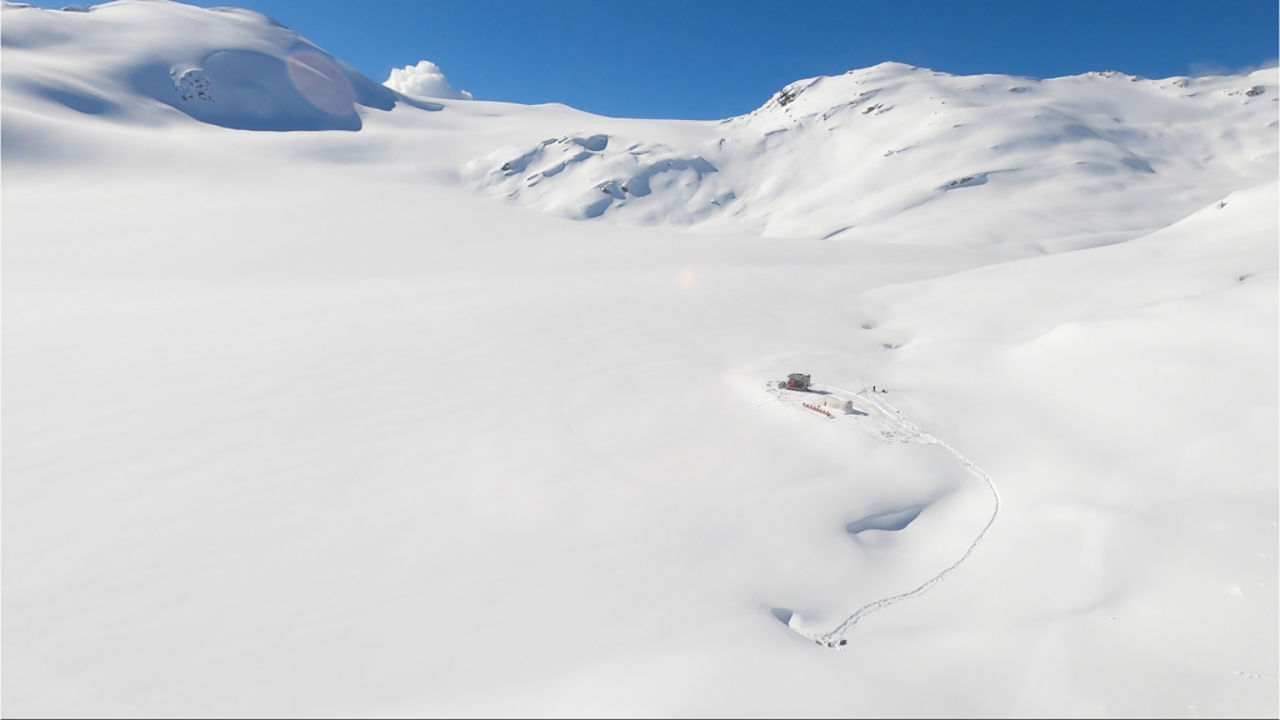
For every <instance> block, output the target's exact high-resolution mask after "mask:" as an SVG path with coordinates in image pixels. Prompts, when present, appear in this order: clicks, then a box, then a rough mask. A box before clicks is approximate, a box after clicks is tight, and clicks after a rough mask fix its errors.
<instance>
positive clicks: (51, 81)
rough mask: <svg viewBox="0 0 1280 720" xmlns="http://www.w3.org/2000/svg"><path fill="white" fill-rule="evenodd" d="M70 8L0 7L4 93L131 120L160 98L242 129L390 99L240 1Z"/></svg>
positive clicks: (320, 122)
mask: <svg viewBox="0 0 1280 720" xmlns="http://www.w3.org/2000/svg"><path fill="white" fill-rule="evenodd" d="M81 10H82V11H81V12H59V11H54V10H42V9H37V8H30V7H18V6H9V5H6V6H5V7H4V43H3V44H4V61H5V62H4V65H5V95H6V97H5V101H6V104H7V103H9V102H12V101H14V100H18V101H19V102H22V103H24V104H25V103H26V102H28V101H30V102H34V103H43V104H48V103H52V104H55V105H61V106H63V107H65V108H67V109H70V110H72V111H74V112H77V113H81V114H89V115H102V116H106V117H111V118H113V119H117V120H126V121H135V122H139V121H140V122H156V121H157V120H156V110H157V109H160V108H161V106H167V107H168V108H172V109H173V110H176V111H178V112H180V113H182V114H184V115H187V116H189V117H191V118H194V119H195V120H198V121H200V122H203V123H208V124H211V125H218V126H222V127H227V128H235V129H241V130H359V129H360V128H361V125H362V121H361V117H360V109H361V108H362V107H364V108H376V109H379V110H390V109H391V108H392V107H394V106H395V104H396V101H397V99H399V96H398V95H397V93H395V92H394V91H393V90H391V89H389V88H386V87H383V86H382V85H379V84H378V83H375V82H374V81H372V80H370V79H369V78H367V77H365V76H364V75H361V74H360V73H358V72H356V71H355V70H353V69H351V68H350V67H348V66H347V65H346V64H344V63H342V62H341V61H339V60H337V59H335V58H334V57H333V56H331V55H329V54H328V53H326V52H324V51H323V50H321V49H320V48H318V47H316V46H315V45H313V44H311V43H310V42H308V41H306V40H305V39H303V38H301V37H300V36H298V35H297V34H296V33H294V32H293V31H292V30H289V29H288V28H285V27H283V26H281V25H280V24H279V23H276V22H275V21H273V20H271V19H270V18H268V17H266V16H264V15H261V14H258V13H255V12H251V11H248V10H239V9H230V8H214V9H203V8H197V7H192V6H189V5H183V4H179V3H174V2H167V1H164V2H154V1H151V0H146V1H143V0H117V1H116V2H112V3H107V4H104V5H95V6H92V7H90V8H87V9H84V8H82V9H81ZM85 10H87V11H85ZM124 27H127V28H129V31H128V38H129V41H128V42H127V43H125V42H122V41H121V37H122V32H121V29H122V28H124Z"/></svg>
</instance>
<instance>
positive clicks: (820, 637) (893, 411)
mask: <svg viewBox="0 0 1280 720" xmlns="http://www.w3.org/2000/svg"><path fill="white" fill-rule="evenodd" d="M824 388H825V389H827V390H835V391H837V392H840V393H842V394H844V395H847V396H849V397H850V398H851V399H853V400H854V401H855V402H858V403H859V404H862V405H865V406H867V407H870V408H873V409H875V410H877V411H878V413H877V414H882V415H884V416H886V417H888V418H890V419H892V420H893V421H894V422H895V423H896V424H897V425H898V426H899V427H901V428H902V429H903V430H904V431H905V433H906V436H907V437H908V438H909V439H912V440H916V441H917V442H922V443H926V444H930V445H941V446H942V447H943V448H945V449H946V450H947V451H948V452H950V453H951V454H952V455H954V456H955V457H956V459H957V460H959V461H960V464H961V465H963V466H964V468H965V469H966V470H968V471H969V473H970V474H971V475H973V476H974V477H976V478H978V479H979V480H981V481H982V482H984V483H985V484H986V486H987V489H989V490H990V491H991V497H992V498H994V499H995V506H994V507H993V508H992V510H991V517H990V518H988V519H987V524H986V525H983V526H982V530H980V531H978V535H977V537H975V538H974V539H973V542H971V543H969V547H968V548H966V549H965V551H964V554H963V555H961V556H960V557H959V559H957V560H956V561H955V562H953V563H951V564H950V565H948V566H947V567H946V568H943V569H942V570H941V571H940V572H939V573H938V574H936V575H934V576H933V577H931V578H929V579H928V580H925V581H924V582H923V583H921V584H920V585H918V586H917V587H914V588H912V589H911V590H908V591H906V592H903V593H898V594H897V595H890V596H889V597H885V598H881V599H879V600H876V601H874V602H870V603H867V604H866V605H863V606H862V607H860V608H858V609H857V610H854V611H853V613H852V614H850V615H849V617H847V618H845V619H844V621H843V622H841V623H840V624H839V625H837V626H836V628H835V629H834V630H832V631H831V632H828V633H823V634H815V633H810V632H806V631H804V630H801V629H799V628H797V627H794V626H791V625H788V627H791V629H792V630H795V631H796V632H797V633H799V634H801V635H803V636H805V637H807V638H809V639H810V640H813V641H814V642H816V643H818V644H820V645H826V646H827V647H841V646H843V645H844V644H845V643H847V642H848V641H847V639H846V637H845V636H846V635H848V633H849V631H850V630H852V629H853V626H854V625H857V624H858V621H860V620H862V618H864V617H866V616H868V615H870V614H871V613H873V612H876V611H877V610H883V609H885V608H887V607H889V606H890V605H895V604H897V603H900V602H902V601H903V600H909V599H911V598H913V597H916V596H918V595H922V594H924V593H925V592H926V591H927V590H928V589H929V588H931V587H933V586H934V585H936V584H938V583H939V582H942V580H943V579H945V578H946V577H947V576H948V575H950V574H951V573H952V572H953V571H955V569H956V568H958V567H960V566H961V565H962V564H964V562H965V561H966V560H968V559H969V556H970V555H973V551H974V550H977V549H978V545H980V544H981V543H982V540H983V538H985V537H986V536H987V531H988V530H990V529H991V526H992V525H994V524H995V522H996V517H997V516H999V515H1000V491H999V490H997V489H996V484H995V483H994V482H992V480H991V477H990V476H989V475H987V473H986V472H984V471H983V470H982V468H980V467H978V466H977V465H976V464H975V463H974V462H973V461H972V460H970V459H969V458H967V457H965V456H964V455H963V454H962V453H961V452H960V451H959V450H956V449H955V448H953V447H951V446H950V445H948V444H947V443H945V442H943V441H941V440H939V439H938V438H936V437H934V436H933V435H930V434H929V433H927V432H925V431H924V430H921V429H920V426H918V425H916V424H915V423H913V422H911V420H910V419H909V418H907V416H906V415H905V414H904V413H903V412H902V411H901V410H899V409H898V408H896V407H894V406H893V405H891V404H890V403H889V402H887V401H884V400H881V399H879V398H872V397H870V396H868V395H866V393H865V391H860V392H853V391H851V390H845V389H844V388H838V387H834V386H830V385H827V386H824Z"/></svg>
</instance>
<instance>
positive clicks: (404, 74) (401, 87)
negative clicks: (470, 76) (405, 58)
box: [382, 60, 471, 100]
mask: <svg viewBox="0 0 1280 720" xmlns="http://www.w3.org/2000/svg"><path fill="white" fill-rule="evenodd" d="M382 84H383V85H386V86H387V87H389V88H391V89H392V90H395V91H396V92H398V93H400V94H402V95H413V96H416V97H431V98H448V99H450V100H470V99H471V93H469V92H467V91H466V90H455V89H454V87H453V85H450V84H449V79H448V78H446V77H445V76H444V73H443V72H442V71H441V70H440V66H439V65H436V64H435V63H433V62H431V61H430V60H419V61H418V64H417V65H406V66H404V67H402V68H392V69H391V75H390V76H389V77H388V78H387V79H386V81H385V82H384V83H382Z"/></svg>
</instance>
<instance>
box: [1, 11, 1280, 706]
mask: <svg viewBox="0 0 1280 720" xmlns="http://www.w3.org/2000/svg"><path fill="white" fill-rule="evenodd" d="M2 12H3V15H0V32H2V33H3V56H2V58H0V70H2V71H3V78H2V82H0V89H2V95H0V138H2V139H3V157H2V161H3V166H4V167H3V170H4V174H3V193H0V205H2V207H0V211H2V212H0V234H2V238H3V240H2V242H3V254H4V262H3V264H2V265H0V293H2V297H0V301H2V302H0V307H2V308H3V310H2V312H3V315H2V318H0V319H2V324H3V375H2V376H0V391H2V394H3V409H2V411H3V418H2V420H3V423H2V425H0V433H2V438H0V444H2V445H3V452H2V453H0V472H2V474H3V504H2V505H0V532H2V533H3V538H2V542H0V545H2V546H3V551H2V552H3V570H2V571H3V583H2V585H3V588H2V591H0V599H2V601H3V607H2V608H0V609H2V611H3V619H4V626H3V642H2V643H0V650H2V652H3V657H2V660H3V670H4V673H3V679H2V680H3V687H2V688H0V689H2V691H3V693H2V699H0V702H2V703H3V708H2V710H3V713H4V714H5V715H13V716H45V717H48V716H83V715H93V716H129V717H159V716H172V715H180V716H189V715H214V716H263V715H266V716H316V715H357V716H401V715H408V716H423V715H429V716H438V715H452V716H457V715H464V716H478V715H479V716H492V715H521V716H528V715H557V716H600V715H604V716H624V715H631V716H634V715H682V716H706V715H717V716H721V715H751V716H797V715H800V716H852V715H935V716H936V715H947V716H952V715H983V716H991V715H1019V716H1029V715H1068V716H1084V715H1090V716H1096V715H1159V716H1197V715H1208V716H1274V715H1275V714H1276V713H1277V711H1278V710H1280V707H1278V705H1277V676H1280V667H1278V665H1280V663H1278V662H1277V656H1278V654H1280V645H1278V641H1277V638H1280V627H1278V625H1277V617H1278V613H1277V609H1278V607H1280V598H1278V597H1277V589H1276V588H1277V581H1278V580H1280V571H1278V569H1277V564H1276V553H1277V546H1278V545H1280V538H1278V535H1277V519H1278V517H1277V516H1278V513H1277V507H1278V504H1280V493H1278V491H1277V478H1278V477H1280V458H1278V457H1277V440H1276V438H1277V436H1280V401H1278V397H1277V395H1278V393H1280V387H1278V383H1277V372H1276V367H1277V359H1278V358H1280V331H1278V327H1280V311H1278V307H1277V306H1278V304H1280V303H1278V302H1277V265H1278V264H1280V261H1278V259H1277V242H1276V241H1277V235H1278V233H1280V229H1278V223H1277V205H1278V203H1277V193H1278V192H1280V190H1278V188H1277V175H1278V173H1277V166H1276V144H1277V143H1276V136H1275V122H1276V109H1275V108H1276V104H1275V103H1274V102H1273V100H1274V99H1275V98H1276V97H1277V94H1278V93H1277V88H1276V74H1275V70H1274V69H1272V70H1269V71H1260V72H1259V73H1255V74H1252V75H1249V76H1241V77H1219V78H1187V79H1176V78H1175V79H1169V80H1162V81H1148V80H1141V79H1139V80H1131V79H1129V78H1128V77H1126V76H1107V75H1096V76H1084V77H1080V78H1057V79H1052V80H1043V81H1032V80H1027V79H1011V78H1003V77H973V78H964V77H954V76H946V75H941V74H936V73H932V72H931V71H928V70H923V69H919V70H913V69H910V68H906V67H904V66H900V65H892V64H890V65H882V66H877V67H875V68H869V69H866V70H859V71H855V72H853V73H850V74H846V75H844V76H839V77H833V78H823V79H819V80H817V81H814V80H807V81H800V82H799V83H796V84H793V85H792V86H789V88H790V89H789V90H787V91H786V92H784V93H783V94H780V95H779V96H776V97H775V98H774V99H773V100H771V101H770V102H769V103H766V105H765V106H764V107H763V108H761V109H760V110H759V111H757V112H756V113H754V114H751V115H748V116H744V117H741V118H733V119H730V120H727V121H724V122H722V123H703V122H682V121H661V120H631V119H619V118H604V117H599V116H594V115H590V114H587V113H582V112H579V111H576V110H573V109H572V108H567V107H564V106H558V105H544V106H534V107H525V106H519V105H512V104H506V103H497V102H485V101H464V100H451V99H447V98H446V99H439V100H438V102H434V101H433V102H432V103H430V104H428V103H426V102H425V101H422V100H417V99H408V98H404V97H403V96H397V95H395V94H394V93H393V92H392V91H391V90H390V89H387V88H381V89H380V87H379V86H376V83H373V81H371V80H368V79H367V78H362V77H361V76H359V75H358V74H356V73H354V71H351V70H350V69H349V68H346V67H345V66H344V65H342V64H341V61H339V60H336V59H323V58H328V56H327V55H324V54H323V51H321V50H319V49H318V48H315V47H314V46H313V45H310V44H307V43H306V41H305V40H303V39H301V38H298V37H297V36H296V35H295V34H293V33H291V32H290V31H288V30H286V29H284V28H280V27H279V26H277V25H273V24H272V23H270V22H269V21H268V20H267V19H265V18H263V17H262V16H259V15H255V14H252V13H245V12H242V11H226V10H217V11H214V10H200V9H195V8H190V7H187V6H182V5H177V4H174V3H165V2H144V1H140V0H132V1H129V2H121V3H115V4H110V5H106V6H97V7H95V8H93V9H92V10H91V11H90V12H88V13H73V12H58V11H45V10H36V9H31V8H21V7H16V6H13V5H5V7H4V9H3V11H2ZM298 48H302V49H303V50H304V51H305V52H307V53H310V54H311V55H308V56H307V57H308V58H309V59H307V60H306V61H305V62H304V64H305V65H306V67H307V68H310V70H312V71H315V72H312V73H311V74H310V75H306V76H305V77H310V78H312V80H313V81H314V82H316V83H317V84H318V86H319V87H322V88H333V87H339V88H345V87H347V85H345V84H343V82H342V80H341V79H340V78H345V79H346V82H347V83H349V85H350V87H351V88H352V92H353V93H354V95H353V96H350V97H349V96H348V95H345V94H341V93H340V94H339V96H340V97H341V98H343V104H342V105H341V106H339V105H338V104H336V103H335V104H333V105H326V102H328V101H327V100H326V99H325V98H330V97H333V96H332V95H329V94H325V93H321V94H320V95H315V96H312V95H309V94H308V92H304V91H303V89H302V88H304V87H311V88H314V87H316V86H311V85H307V84H306V82H302V81H298V82H296V83H295V81H294V80H293V79H291V76H290V75H289V71H288V70H289V68H290V67H293V65H291V64H290V63H291V62H293V61H291V60H290V58H292V57H294V55H293V54H292V53H294V52H295V50H297V49H298ZM254 53H256V54H254ZM227 56H229V57H233V58H241V59H243V58H245V57H249V56H251V57H252V58H254V61H253V62H246V63H243V64H237V63H235V62H233V63H230V64H226V65H219V64H218V62H210V61H209V58H210V57H213V58H215V59H216V58H217V57H227ZM316 57H319V58H322V60H316V59H315V58H316ZM264 58H265V59H264ZM259 61H260V63H261V64H257V63H259ZM186 64H189V65H190V67H191V68H200V69H203V71H204V72H205V73H206V76H207V77H210V78H212V79H213V80H214V81H216V82H213V83H212V84H211V85H210V87H216V88H220V89H221V90H220V91H219V92H221V93H222V94H221V95H219V96H218V97H219V102H221V101H222V100H228V101H229V104H224V105H220V106H219V107H225V108H227V109H225V110H218V111H217V113H214V111H213V110H207V109H205V108H206V106H207V107H212V106H213V105H214V104H217V103H208V101H204V100H200V99H199V97H198V93H197V97H196V98H195V99H192V100H182V99H181V95H180V91H179V89H178V88H177V87H176V86H174V85H173V84H172V82H171V80H172V78H173V75H172V74H171V71H172V70H173V68H175V67H188V65H186ZM261 68H273V69H271V70H270V72H259V70H260V69H261ZM333 68H337V70H334V69H333ZM144 70H145V72H144ZM140 72H142V73H143V75H142V76H145V77H150V78H153V79H155V82H154V83H147V82H143V83H140V84H139V83H138V82H137V80H136V79H137V78H138V77H140V76H139V74H138V73H140ZM184 72H185V71H184ZM148 73H149V74H148ZM177 77H179V78H181V77H183V74H182V73H179V74H178V75H177ZM253 78H259V79H262V83H263V84H262V85H261V86H260V87H259V91H261V92H262V93H265V94H266V96H269V97H271V98H273V100H272V103H271V104H270V107H271V108H274V109H273V110H272V111H271V112H270V113H259V112H258V110H256V109H254V107H256V106H253V104H252V102H251V101H250V100H249V98H252V97H254V93H253V92H251V91H250V90H248V89H246V88H248V87H249V82H250V80H251V79H253ZM160 79H164V82H167V83H169V84H168V85H165V84H164V83H162V82H161V81H160ZM321 80H323V82H321ZM307 82H311V81H307ZM286 83H287V86H286ZM1180 84H1181V85H1183V86H1182V87H1179V85H1180ZM1011 87H1026V88H1027V89H1026V90H1025V91H1019V92H1010V91H1009V89H1010V88H1011ZM1254 87H1258V88H1261V91H1260V92H1255V93H1254V94H1252V95H1250V94H1248V93H1249V92H1251V89H1252V88H1254ZM796 90H801V91H800V92H795V91H796ZM872 90H874V91H876V92H875V94H874V95H873V96H872V97H870V98H868V99H866V100H865V101H864V102H863V103H862V104H860V105H857V106H855V107H848V108H845V109H843V110H839V111H838V112H835V113H833V114H831V115H830V116H829V117H827V118H826V119H823V117H822V115H823V114H824V113H827V112H828V111H829V110H831V109H833V108H838V107H840V104H841V103H851V102H854V101H855V100H856V98H857V93H861V92H869V91H872ZM277 93H278V94H277ZM1193 93H1194V95H1193V96H1191V97H1183V96H1184V95H1192V94H1193ZM1233 93H1234V94H1233ZM786 96H792V97H791V99H790V100H788V101H787V102H786V103H785V104H783V103H782V100H783V98H784V97H786ZM943 101H945V105H944V104H943ZM200 103H205V104H200ZM348 103H349V105H348ZM876 104H881V108H877V109H876V110H872V111H870V112H867V113H866V114H863V113H864V111H866V109H867V108H869V107H872V106H874V105H876ZM98 108H100V109H101V110H100V111H98V112H92V110H94V109H98ZM191 108H197V110H192V109H191ZM326 108H328V109H326ZM884 108H891V109H888V110H886V111H884V112H883V113H882V114H879V115H877V114H876V113H877V112H880V111H881V110H883V109H884ZM1055 109H1056V110H1055ZM330 110H333V111H334V112H330ZM202 113H209V114H202ZM218 113H221V114H218ZM934 113H937V115H934ZM962 116H964V117H962ZM965 117H967V118H969V120H968V122H969V123H970V124H968V125H965V126H964V127H962V128H955V129H952V128H950V126H951V125H954V124H963V123H964V122H966V120H965ZM1109 117H1118V118H1120V119H1121V122H1120V123H1115V122H1112V121H1110V120H1109V119H1108V118H1109ZM353 118H354V119H353ZM250 120H253V121H254V122H256V123H257V124H253V123H252V122H250ZM1107 122H1111V123H1112V125H1115V126H1116V127H1114V128H1111V127H1110V126H1108V125H1107ZM930 123H934V124H932V125H931V124H930ZM1076 125H1078V126H1080V127H1081V128H1085V129H1083V130H1082V129H1072V128H1074V127H1075V126H1076ZM827 128H832V129H827ZM253 129H259V130H264V129H265V130H277V131H279V130H285V129H293V130H307V132H252V131H250V130H253ZM1086 130H1087V131H1088V132H1086ZM1090 132H1092V133H1096V135H1097V136H1096V137H1095V136H1094V135H1090V134H1089V133H1090ZM770 133H773V134H770ZM721 137H723V138H725V142H724V143H723V146H722V147H721V144H720V142H719V140H720V138H721ZM548 140H550V142H547V141H548ZM911 143H915V144H916V145H917V146H916V147H914V148H913V149H910V150H904V151H903V152H901V153H893V154H890V155H889V156H887V157H886V156H885V155H884V152H885V151H887V150H890V149H894V148H900V147H906V146H907V145H909V144H911ZM913 158H914V159H913ZM1137 160H1141V161H1142V162H1144V163H1146V164H1147V165H1149V166H1150V169H1151V171H1152V172H1148V171H1147V170H1146V169H1145V168H1143V167H1142V166H1141V164H1140V163H1138V162H1137ZM1126 161H1128V162H1126ZM1082 162H1084V163H1095V164H1096V166H1095V165H1081V164H1079V163H1082ZM507 163H510V167H509V168H508V169H507V170H502V169H501V168H502V165H503V164H507ZM561 165H563V167H560V166H561ZM557 168H559V169H557ZM549 171H551V172H549ZM998 171H1007V172H998ZM508 173H510V174H509V175H508ZM981 173H987V174H986V175H985V176H983V175H981ZM969 176H972V179H971V180H968V181H964V182H961V183H957V184H956V186H954V187H952V188H950V189H942V188H945V187H946V186H947V185H948V184H949V183H950V182H951V181H953V180H960V179H963V178H965V177H969ZM982 179H985V182H980V180H982ZM637 180H639V181H640V182H637ZM610 182H613V183H615V184H614V185H609V184H608V183H610ZM601 183H604V186H603V188H604V189H602V188H601V187H597V185H599V184H601ZM623 185H626V189H625V190H624V189H623ZM517 190H518V192H516V193H515V195H514V196H513V197H512V200H514V202H503V201H501V200H500V199H495V198H493V197H486V196H488V195H497V196H507V195H510V194H511V193H512V192H513V191H517ZM606 190H607V191H608V192H606ZM646 190H647V194H642V193H645V191H646ZM596 195H598V196H600V197H595V196H596ZM606 195H608V198H607V202H604V201H605V200H606V198H605V196H606ZM873 198H874V199H873ZM704 201H705V202H704ZM713 201H715V202H713ZM917 201H918V202H917ZM716 202H718V203H719V205H718V206H717V205H716ZM591 203H595V205H594V206H591ZM589 206H590V207H596V209H597V210H598V212H597V211H595V210H593V211H592V212H590V213H588V212H585V209H587V208H588V207H589ZM589 215H594V219H593V220H592V221H588V222H582V221H580V220H581V219H583V218H586V217H588V216H589ZM566 216H567V217H566ZM848 225H852V226H853V227H852V228H851V229H847V230H841V228H844V227H846V226H848ZM690 230H695V231H696V232H690ZM828 236H829V237H828ZM824 238H826V239H824ZM794 371H801V372H809V373H812V374H813V377H814V379H815V381H817V382H818V383H819V385H820V387H822V388H829V389H834V388H840V389H843V390H845V391H847V392H846V394H847V395H848V396H849V397H851V398H853V397H857V398H864V399H866V398H877V399H876V400H874V401H873V400H867V403H876V404H874V405H873V404H860V405H857V406H855V407H857V408H860V412H865V413H867V414H866V415H859V414H856V413H853V412H851V413H848V414H841V415H840V416H838V417H832V418H828V417H826V416H824V415H821V414H819V413H816V412H814V411H811V410H809V409H807V408H804V407H803V406H802V405H796V404H795V403H793V402H780V401H779V398H778V396H775V395H774V394H772V393H770V392H769V391H768V390H767V389H766V383H767V382H768V381H772V380H777V379H780V378H782V377H785V375H786V374H787V373H788V372H794ZM871 385H875V386H876V387H877V388H887V390H888V392H887V393H877V394H874V395H873V394H869V393H866V392H864V389H865V388H868V387H869V386H871ZM837 392H838V391H837ZM859 393H861V394H859ZM877 408H879V411H878V412H877V410H876V409H877ZM895 408H896V409H897V410H898V411H900V412H901V416H899V415H897V414H895V413H894V412H893V409H895ZM895 418H897V419H895ZM902 418H905V420H902ZM886 431H888V433H889V434H888V435H886V434H885V432H886ZM913 437H914V438H916V439H921V438H925V439H934V440H937V441H938V442H916V441H911V440H912V438H913ZM904 440H907V441H904ZM975 468H976V469H977V470H978V471H979V472H980V473H981V474H978V473H975V472H973V470H974V469H975ZM983 477H985V478H987V479H988V480H990V482H991V483H992V484H993V485H994V487H995V488H998V498H999V501H1000V505H999V513H998V515H995V514H994V510H995V506H994V502H993V501H994V498H995V496H993V494H992V489H991V488H990V487H988V485H987V484H986V483H984V482H983ZM992 518H994V521H992ZM979 537H980V538H981V542H980V543H977V544H976V545H975V540H976V539H978V538H979ZM957 560H963V562H962V563H960V564H958V565H957V564H956V563H957ZM948 568H954V569H952V570H951V571H950V572H948V573H946V575H945V579H943V580H941V581H940V582H935V583H933V584H931V585H929V586H928V588H927V591H925V592H919V593H914V594H912V592H913V589H915V588H919V587H922V586H923V585H924V584H926V583H929V582H930V580H931V579H932V578H935V577H937V576H939V575H940V574H942V573H943V572H944V571H946V570H947V569H948ZM904 595H909V596H907V597H902V596H904ZM894 598H901V599H899V600H894V601H893V602H892V603H888V604H885V603H883V602H882V601H885V600H886V599H894ZM873 606H874V607H876V608H877V609H876V610H875V611H874V612H872V613H865V612H863V613H862V614H861V615H858V613H859V612H860V609H861V608H868V607H873ZM853 616H858V617H857V622H856V624H848V623H847V621H848V620H849V619H850V618H851V617H853ZM842 624H844V625H845V626H844V628H843V629H841V626H842ZM797 630H799V631H801V632H796V631H797ZM832 631H836V634H835V635H828V634H829V633H831V632H832ZM806 633H807V634H809V635H812V636H813V637H816V638H824V637H830V638H832V639H835V638H839V639H844V640H846V641H847V644H845V645H843V646H840V645H838V644H837V645H836V647H835V648H830V649H829V648H826V647H819V646H818V645H816V644H815V643H814V642H813V640H812V639H810V638H808V637H805V634H806ZM837 642H838V641H837Z"/></svg>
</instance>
